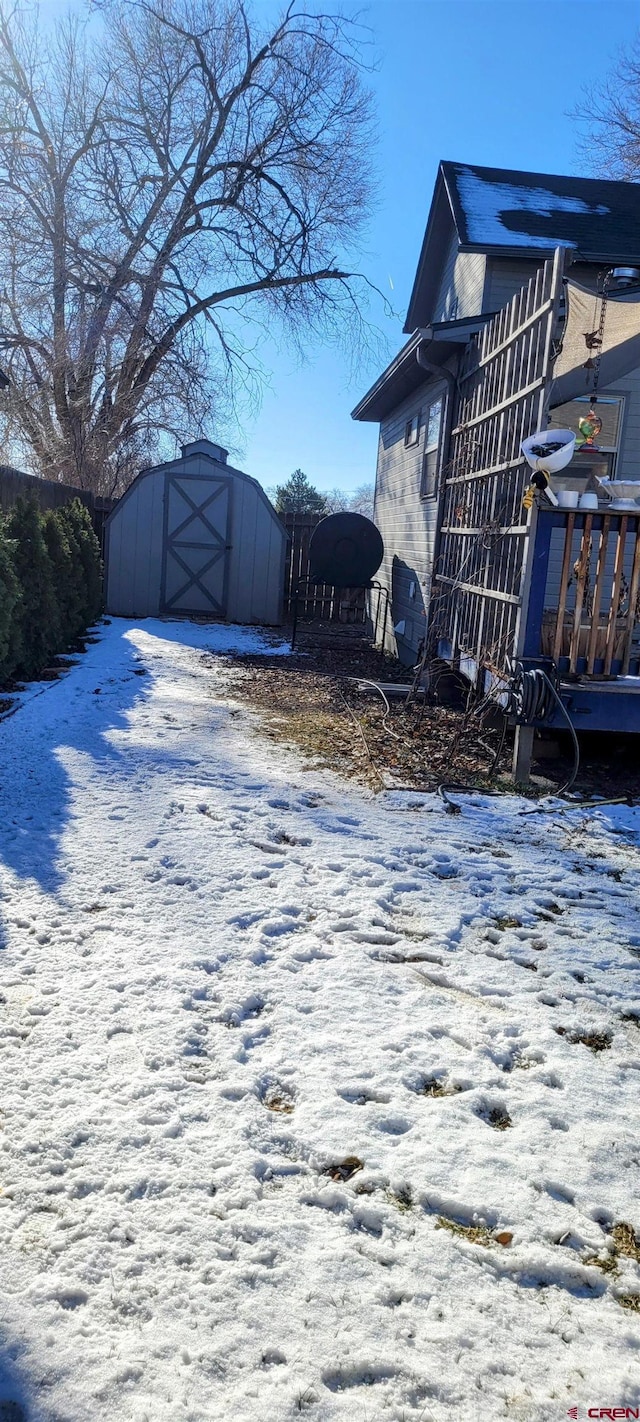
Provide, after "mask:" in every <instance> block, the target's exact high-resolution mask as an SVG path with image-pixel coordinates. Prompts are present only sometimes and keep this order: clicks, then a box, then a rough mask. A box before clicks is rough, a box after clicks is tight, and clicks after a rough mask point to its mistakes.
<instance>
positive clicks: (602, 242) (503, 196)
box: [404, 162, 640, 331]
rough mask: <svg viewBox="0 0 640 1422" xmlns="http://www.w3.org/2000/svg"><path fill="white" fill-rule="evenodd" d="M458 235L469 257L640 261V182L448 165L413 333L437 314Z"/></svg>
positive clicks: (422, 268) (439, 186)
mask: <svg viewBox="0 0 640 1422" xmlns="http://www.w3.org/2000/svg"><path fill="white" fill-rule="evenodd" d="M452 230H453V231H455V233H456V235H457V239H458V244H459V247H460V250H461V251H467V252H473V251H481V252H487V253H489V254H493V255H498V256H503V257H509V256H516V257H518V256H519V257H534V258H535V257H537V258H538V259H540V257H542V256H544V254H545V253H548V252H551V251H553V249H554V248H555V247H569V248H571V249H572V250H573V251H574V252H575V254H576V257H580V258H582V259H583V260H584V261H594V262H609V263H614V262H619V263H625V262H629V263H631V264H633V265H635V264H638V263H640V184H637V183H622V182H611V181H610V180H608V179H601V178H579V177H568V176H566V175H563V174H558V173H526V172H523V171H521V170H519V169H515V168H483V167H478V166H477V165H476V164H473V163H454V162H442V163H441V164H440V167H439V170H438V177H437V179H436V185H435V189H434V194H433V201H432V204H431V210H430V212H429V218H428V221H427V229H426V232H425V236H424V241H423V244H422V251H421V254H420V260H419V263H418V270H417V273H416V279H415V283H414V287H413V292H412V294H411V300H410V302H409V310H408V312H407V320H406V323H405V327H404V329H405V331H414V330H415V329H416V327H417V326H420V325H424V324H425V323H426V322H427V321H428V320H429V319H430V315H431V306H432V301H433V297H434V294H435V292H434V290H433V288H434V284H436V283H437V281H438V280H439V278H440V274H441V269H442V262H443V255H444V251H445V247H446V243H447V241H448V240H450V236H451V232H452Z"/></svg>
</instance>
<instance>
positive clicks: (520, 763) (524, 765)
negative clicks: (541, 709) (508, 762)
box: [512, 726, 535, 785]
mask: <svg viewBox="0 0 640 1422" xmlns="http://www.w3.org/2000/svg"><path fill="white" fill-rule="evenodd" d="M534 735H535V731H534V728H533V726H516V737H515V741H514V743H513V765H512V774H513V778H514V780H515V782H516V785H528V784H529V778H530V775H531V759H532V756H533V738H534Z"/></svg>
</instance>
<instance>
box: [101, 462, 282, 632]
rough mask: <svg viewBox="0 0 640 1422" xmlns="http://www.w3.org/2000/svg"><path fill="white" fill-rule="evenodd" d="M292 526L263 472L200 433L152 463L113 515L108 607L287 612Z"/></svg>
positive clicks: (247, 616) (259, 618)
mask: <svg viewBox="0 0 640 1422" xmlns="http://www.w3.org/2000/svg"><path fill="white" fill-rule="evenodd" d="M286 547H287V533H286V530H285V528H284V526H283V524H282V523H281V522H280V519H279V518H278V515H277V513H276V511H275V509H274V508H273V505H272V504H271V503H270V502H269V500H268V498H267V496H266V494H265V492H264V490H263V489H262V488H261V487H260V485H259V484H258V483H257V482H256V480H255V479H251V478H249V475H248V474H243V473H242V472H241V470H239V469H234V468H232V466H231V465H229V464H227V451H226V449H222V448H221V446H220V445H217V444H212V443H210V441H209V440H206V439H200V440H196V441H195V442H194V443H192V444H185V445H183V447H182V456H181V458H180V459H175V460H172V461H171V462H170V463H169V464H161V465H159V466H158V467H157V468H155V469H144V470H143V471H142V473H141V474H139V475H138V477H137V479H135V480H134V482H133V484H131V486H130V488H128V489H127V491H126V493H125V494H123V496H122V498H121V499H120V500H119V502H118V503H117V504H116V507H115V509H114V510H113V512H112V513H111V514H110V516H109V518H108V520H107V523H106V544H105V568H106V574H105V580H106V595H105V601H106V607H107V612H110V613H113V614H114V615H115V616H117V617H153V616H156V615H157V614H158V613H164V614H174V615H183V616H190V615H191V616H193V615H196V616H200V617H201V616H203V615H204V616H207V615H208V616H210V617H211V618H221V619H226V620H227V621H229V622H256V623H262V624H266V625H269V626H272V625H276V624H278V623H279V622H281V620H282V596H283V585H284V566H285V556H286Z"/></svg>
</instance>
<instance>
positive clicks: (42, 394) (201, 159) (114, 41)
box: [0, 0, 372, 492]
mask: <svg viewBox="0 0 640 1422" xmlns="http://www.w3.org/2000/svg"><path fill="white" fill-rule="evenodd" d="M359 44H360V39H359V35H358V34H357V31H356V30H355V29H354V27H353V26H352V25H351V23H350V22H349V21H347V20H345V19H344V17H341V16H340V15H330V14H311V13H308V12H307V11H306V10H305V9H304V8H302V7H301V6H298V4H297V0H292V3H290V4H289V5H288V7H287V8H286V9H285V11H284V13H283V15H282V17H281V18H280V19H279V20H278V22H277V23H276V24H275V25H274V26H273V27H272V29H271V30H268V29H266V28H265V27H264V25H263V24H262V23H261V22H260V21H259V20H258V19H256V18H255V17H253V16H252V15H251V14H250V13H249V12H248V11H247V10H245V8H244V6H243V4H241V3H237V0H105V3H103V4H102V6H101V7H100V16H99V19H98V21H96V20H95V19H94V20H93V21H92V22H90V23H89V24H88V25H82V24H80V22H79V21H78V20H77V19H74V18H73V17H71V18H70V19H69V18H67V19H64V20H62V21H60V22H59V23H58V24H57V25H56V26H55V28H54V33H53V40H52V39H51V35H48V36H47V40H46V42H45V41H43V39H42V37H41V36H40V35H39V34H38V31H37V28H36V27H35V25H34V23H33V21H32V19H31V18H30V14H29V12H27V11H26V9H23V8H22V7H21V5H17V6H14V7H13V8H9V7H8V6H7V5H6V3H5V0H0V199H1V204H0V229H1V232H0V235H1V238H2V240H1V241H0V351H1V352H2V355H3V361H4V364H5V366H6V367H7V369H8V373H9V375H10V378H11V381H12V393H11V398H10V404H9V411H8V415H7V418H6V421H5V424H6V426H7V434H8V436H9V437H11V438H13V439H14V440H17V441H19V442H20V444H21V446H22V448H23V449H24V450H25V451H26V452H27V455H28V457H29V460H30V463H31V465H32V466H33V467H35V468H36V469H37V470H39V471H40V472H41V473H43V474H47V475H48V476H49V477H54V478H60V479H65V480H69V481H71V482H75V483H80V484H81V485H83V486H85V487H92V488H94V489H95V490H96V491H98V492H106V491H107V490H112V489H121V488H123V487H125V486H126V483H127V482H128V481H129V480H130V478H131V477H132V475H133V473H134V472H135V466H136V461H137V460H139V459H140V458H143V459H147V460H148V459H149V458H151V457H152V456H153V453H154V450H155V449H156V448H157V446H158V442H159V441H160V440H161V439H162V437H163V436H164V435H166V434H167V433H170V434H172V435H173V436H175V437H178V438H184V437H185V435H189V434H191V433H192V432H193V431H194V429H197V430H198V431H200V429H201V428H202V427H203V426H204V424H205V421H206V419H207V417H208V418H209V419H210V418H211V412H212V411H215V410H216V409H217V410H220V409H222V408H223V407H224V402H225V400H226V401H227V402H228V401H229V400H231V401H233V399H234V395H235V392H237V390H238V389H245V390H247V389H249V388H250V387H251V386H252V384H253V386H254V388H255V384H256V382H259V381H260V380H261V379H262V376H263V373H262V372H261V370H260V367H259V365H258V364H256V362H255V360H254V359H253V357H252V346H253V344H254V341H253V340H252V339H250V338H244V337H243V336H242V334H241V333H242V331H243V330H244V331H246V332H247V335H248V331H249V330H250V328H251V326H252V325H255V328H256V331H264V330H265V328H266V329H268V330H269V331H273V330H274V327H276V328H277V330H278V331H279V332H285V333H288V335H289V337H291V338H292V339H293V340H294V341H295V342H297V343H298V345H299V346H302V345H305V344H308V343H309V342H311V341H315V340H317V339H337V338H339V336H340V335H341V333H344V332H345V331H346V330H349V329H350V330H353V328H354V323H355V327H356V330H357V340H358V343H359V344H362V340H363V338H364V326H363V316H362V301H363V300H364V298H365V294H366V286H365V283H364V282H363V281H362V280H361V279H359V278H357V276H355V275H353V272H354V262H353V260H351V261H350V260H348V259H346V260H345V257H346V254H347V253H348V252H349V250H350V249H351V251H352V252H353V250H354V249H355V247H356V244H357V241H358V239H359V235H360V233H361V231H362V225H363V221H364V219H365V217H366V213H367V210H368V207H369V205H370V199H371V192H372V184H371V166H370V165H371V158H370V153H371V123H370V107H369V98H368V95H367V93H366V91H365V89H364V88H363V83H362V78H361V67H362V59H361V53H360V48H359Z"/></svg>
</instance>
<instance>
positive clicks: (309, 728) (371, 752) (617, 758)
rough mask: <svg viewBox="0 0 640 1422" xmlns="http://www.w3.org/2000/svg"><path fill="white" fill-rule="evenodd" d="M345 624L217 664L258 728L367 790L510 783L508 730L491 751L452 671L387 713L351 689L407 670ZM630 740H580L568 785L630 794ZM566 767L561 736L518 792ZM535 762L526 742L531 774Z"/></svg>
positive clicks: (638, 775)
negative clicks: (332, 634)
mask: <svg viewBox="0 0 640 1422" xmlns="http://www.w3.org/2000/svg"><path fill="white" fill-rule="evenodd" d="M345 631H348V629H341V628H339V629H338V634H337V636H336V638H335V640H333V641H332V640H331V639H327V638H324V637H323V635H322V633H321V632H316V631H315V630H310V631H307V632H306V633H305V636H304V644H303V645H300V647H299V648H297V649H296V651H295V652H294V654H293V655H292V656H291V657H284V658H283V657H281V656H276V655H274V656H269V655H268V656H237V657H234V658H233V659H232V660H229V661H228V662H227V667H228V671H229V675H230V683H231V690H232V694H233V696H234V698H236V699H237V700H239V701H243V702H245V703H246V704H247V705H249V706H251V707H253V708H255V709H256V710H258V711H259V712H260V714H261V717H262V721H263V733H264V734H266V735H267V736H269V737H270V738H271V739H272V740H274V741H284V742H288V743H290V744H294V745H295V746H296V747H297V748H298V749H299V750H301V751H302V752H303V753H304V755H305V756H307V757H308V758H309V759H310V760H312V761H313V763H314V764H315V765H323V766H328V767H329V768H331V769H333V770H337V771H339V772H341V773H342V774H343V775H347V776H350V777H353V778H354V779H356V780H359V781H360V783H362V784H365V785H369V786H371V787H372V788H373V789H376V790H380V789H381V788H383V786H386V787H388V788H393V787H394V785H395V786H400V785H402V786H405V787H408V788H410V789H415V790H418V791H430V790H434V789H437V788H438V786H440V785H442V784H451V782H458V783H460V784H464V785H467V786H474V787H476V788H477V789H479V790H482V789H488V788H494V789H497V790H503V791H506V792H511V791H512V790H513V783H512V780H511V776H510V769H511V755H512V745H513V733H512V732H511V731H508V732H507V734H506V737H505V740H504V745H503V746H502V749H501V750H500V744H501V737H502V726H501V724H499V718H498V721H496V720H495V719H492V718H491V717H489V718H487V716H486V715H485V714H483V715H479V714H478V712H477V710H476V709H474V707H473V706H467V704H466V699H467V697H468V695H469V686H468V684H467V683H466V682H465V681H464V680H463V679H462V678H458V677H456V675H455V674H453V673H452V672H451V671H450V670H449V669H448V668H444V667H439V668H437V669H436V670H435V672H434V671H433V668H432V680H431V684H430V688H429V693H428V695H427V697H426V699H425V700H423V701H422V700H421V701H418V702H416V703H415V704H414V705H412V706H407V705H406V703H405V701H404V700H402V699H400V700H398V699H393V698H390V708H389V710H388V711H387V709H386V707H385V705H384V702H383V700H382V698H381V697H380V695H379V694H378V693H376V692H374V691H372V690H371V691H363V690H362V689H359V688H358V685H357V682H358V680H365V679H369V680H372V681H376V682H380V683H382V684H385V683H386V684H389V683H391V684H393V683H398V684H400V683H402V684H405V685H407V686H408V685H410V683H411V681H412V678H413V673H412V670H411V669H410V668H408V667H406V666H404V665H402V664H401V663H400V662H397V661H395V660H393V659H392V658H390V657H386V656H383V655H382V653H380V652H375V651H373V649H372V648H371V647H369V646H367V645H366V644H365V643H363V641H362V639H361V638H359V639H357V640H354V641H351V642H349V641H348V640H347V641H346V642H345V639H344V636H343V634H344V632H345ZM341 637H342V643H343V644H342V645H341ZM204 661H205V663H207V662H208V663H209V664H212V661H213V659H212V658H211V656H210V654H205V656H204ZM636 739H638V738H636ZM631 740H632V738H630V737H619V738H617V740H616V738H615V737H608V738H607V741H606V759H604V758H603V749H604V743H603V740H602V737H592V738H590V737H582V738H581V746H582V762H581V768H580V774H579V777H578V780H577V782H576V786H575V789H576V790H579V791H581V792H582V793H583V794H585V795H587V796H590V795H592V794H595V795H603V796H615V795H629V794H631V795H638V794H640V744H639V745H638V746H636V745H635V743H633V744H631V745H630V741H631ZM618 741H619V742H620V744H618ZM536 744H538V743H536ZM544 744H546V743H540V746H541V750H540V753H541V755H542V751H543V747H544ZM496 757H497V759H496ZM571 764H572V753H571V751H570V748H569V746H568V742H567V746H566V747H565V746H564V743H563V746H562V753H561V754H560V755H559V757H558V758H557V759H555V760H553V761H549V759H548V758H547V757H546V756H545V757H544V759H543V760H542V762H541V765H542V769H543V772H544V774H543V775H542V776H540V775H538V776H537V781H534V782H533V783H532V785H531V787H530V790H529V792H528V793H530V795H531V796H532V797H534V798H537V797H538V796H539V795H541V794H542V795H544V794H548V793H549V792H550V791H552V790H553V787H554V784H555V785H560V784H561V783H562V782H563V781H564V780H565V779H566V775H567V771H568V769H569V768H570V766H571ZM539 769H540V766H539V765H538V763H537V762H536V761H535V749H534V771H537V770H539ZM557 911H558V910H557V909H556V908H551V909H547V910H546V911H544V910H543V911H542V912H541V914H540V917H541V918H547V919H548V920H549V921H553V914H554V913H556V912H557ZM560 911H561V910H560Z"/></svg>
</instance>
